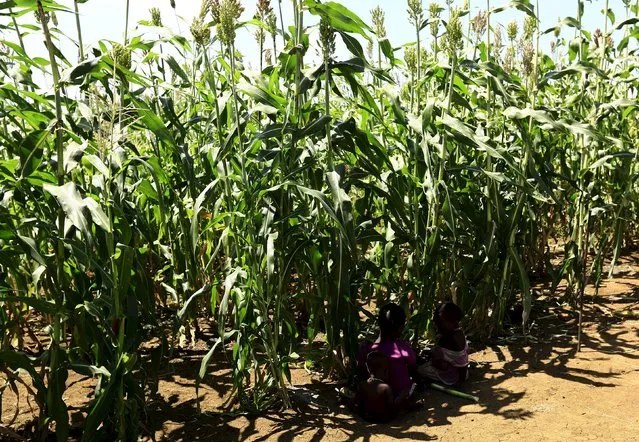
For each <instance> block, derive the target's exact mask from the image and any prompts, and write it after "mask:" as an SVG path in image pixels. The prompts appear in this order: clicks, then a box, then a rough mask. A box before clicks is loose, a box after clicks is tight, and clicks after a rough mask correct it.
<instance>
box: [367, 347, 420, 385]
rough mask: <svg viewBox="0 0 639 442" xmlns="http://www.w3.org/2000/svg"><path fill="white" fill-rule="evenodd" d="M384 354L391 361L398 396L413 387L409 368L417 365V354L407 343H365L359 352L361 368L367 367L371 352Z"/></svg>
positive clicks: (391, 379) (393, 382)
mask: <svg viewBox="0 0 639 442" xmlns="http://www.w3.org/2000/svg"><path fill="white" fill-rule="evenodd" d="M376 350H377V351H379V352H382V353H384V354H385V355H386V356H388V358H389V359H390V381H389V383H388V384H389V385H390V387H391V388H392V389H393V394H395V395H397V394H399V393H400V392H401V391H403V390H407V389H409V388H410V387H411V385H412V381H411V379H410V374H409V373H408V367H413V366H415V364H416V363H417V359H416V356H415V352H414V351H413V349H412V348H410V345H409V344H408V342H406V341H383V342H375V343H372V342H364V343H363V344H362V347H361V348H360V352H359V366H360V367H365V366H366V356H367V355H368V354H369V353H370V352H371V351H376Z"/></svg>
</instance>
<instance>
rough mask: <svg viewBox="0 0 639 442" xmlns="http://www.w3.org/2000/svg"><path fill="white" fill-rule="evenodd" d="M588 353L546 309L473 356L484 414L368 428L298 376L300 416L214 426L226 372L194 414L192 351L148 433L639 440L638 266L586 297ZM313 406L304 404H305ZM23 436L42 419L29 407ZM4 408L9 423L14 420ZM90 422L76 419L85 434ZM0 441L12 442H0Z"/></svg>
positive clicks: (442, 411) (553, 310)
mask: <svg viewBox="0 0 639 442" xmlns="http://www.w3.org/2000/svg"><path fill="white" fill-rule="evenodd" d="M587 293H588V294H589V295H590V296H588V298H587V303H586V310H585V334H584V339H583V342H584V346H583V350H582V352H580V353H576V351H575V350H576V335H577V319H576V315H575V314H574V313H572V312H570V311H569V310H564V309H561V308H559V307H553V304H552V302H549V301H546V302H538V303H536V304H535V305H536V308H535V311H534V313H535V317H534V318H533V319H534V320H535V323H534V325H533V328H532V333H531V335H532V336H533V339H532V340H529V341H524V340H523V339H521V338H519V339H513V340H511V341H508V340H501V341H497V342H495V343H493V345H490V346H488V347H486V348H483V349H481V350H479V351H477V352H476V353H474V354H473V355H472V360H473V361H475V363H476V364H477V368H475V369H474V370H473V372H472V375H471V376H472V377H471V382H470V384H469V385H468V386H467V387H466V390H465V391H467V392H469V393H472V394H474V395H476V396H479V398H480V402H479V404H469V403H468V402H466V401H464V400H461V399H457V398H454V397H450V396H447V395H445V394H443V393H439V392H435V391H427V392H426V393H425V395H424V398H425V400H426V407H425V408H424V409H422V410H419V411H416V412H413V413H411V414H409V415H406V416H404V417H402V418H400V419H398V420H397V421H396V422H395V423H393V424H391V425H378V426H374V425H369V424H366V423H364V422H362V421H361V420H360V419H358V418H355V417H353V416H351V415H350V414H349V413H347V412H346V410H345V409H343V408H339V406H338V405H337V403H336V400H335V385H332V384H330V383H327V382H326V381H324V380H321V379H320V378H316V377H313V376H310V375H309V374H308V373H307V372H306V371H304V370H301V369H297V370H293V374H292V375H293V383H294V384H295V385H296V387H298V388H301V390H299V391H298V393H296V394H295V397H297V398H298V399H297V400H296V402H297V403H304V402H305V401H306V399H308V397H309V396H311V399H312V400H311V403H310V404H308V403H305V404H304V405H302V406H301V407H300V410H299V411H297V412H287V413H282V414H269V415H267V416H264V417H258V418H249V417H223V416H221V415H219V414H215V413H216V411H217V410H218V408H219V407H220V406H221V405H222V403H223V401H224V398H225V397H226V396H227V395H228V393H229V391H230V387H231V386H230V373H229V370H228V369H227V368H226V367H227V366H228V365H227V364H226V362H225V361H219V363H217V364H218V365H214V366H213V367H212V368H211V371H210V372H211V373H212V375H211V376H208V377H207V380H206V384H205V385H203V387H202V389H201V393H202V400H201V407H202V410H203V412H204V413H203V414H201V415H198V414H197V412H196V401H195V389H194V375H195V373H196V372H197V370H198V368H199V363H200V360H201V357H202V356H203V354H204V353H205V352H206V350H207V348H206V347H207V344H205V343H201V344H202V345H201V348H197V349H193V350H188V351H183V352H181V354H180V357H179V358H176V359H174V360H172V361H171V363H170V364H169V367H168V368H167V369H166V370H165V371H164V372H163V373H164V374H163V375H162V376H161V379H160V384H159V395H158V397H157V398H156V399H155V400H153V401H151V403H150V404H149V407H148V410H147V415H146V416H145V417H144V416H143V419H144V420H146V422H147V424H146V425H145V427H146V431H148V432H149V433H150V434H153V435H154V436H155V439H156V440H167V441H174V440H175V441H178V440H179V441H189V442H190V441H200V440H201V441H209V440H211V441H235V440H248V441H266V440H276V441H293V440H295V441H319V440H328V441H378V440H381V441H386V440H395V439H404V440H416V441H423V440H443V441H446V440H450V441H459V440H478V441H479V440H480V441H485V440H489V441H501V440H504V441H506V440H508V441H510V440H516V441H541V440H544V441H548V440H550V441H553V440H562V441H563V440H570V441H582V440H584V441H585V440H607V441H632V440H637V437H639V407H638V406H637V400H638V399H639V317H638V314H639V256H635V257H634V258H629V259H626V260H625V261H624V262H623V264H622V265H621V266H620V267H619V268H618V270H617V272H616V274H615V279H613V280H607V281H606V282H605V284H604V286H603V287H602V288H601V290H600V291H599V293H598V296H597V297H594V296H592V295H593V292H592V290H590V291H588V292H587ZM69 384H73V385H71V386H70V388H69V389H68V391H67V394H66V395H65V399H67V400H68V403H69V404H70V405H80V404H82V403H84V402H86V401H87V400H88V399H87V398H88V397H89V396H90V395H91V393H92V390H93V384H92V381H91V380H84V379H79V378H74V377H70V379H69ZM305 398H306V399H305ZM21 403H22V404H23V405H22V406H21V407H20V415H19V419H18V420H17V421H16V425H14V428H15V429H19V428H20V426H21V425H22V426H24V424H25V422H27V421H28V420H29V419H30V418H31V417H32V416H33V414H32V413H31V412H30V410H29V408H28V407H27V406H26V404H25V403H24V401H22V402H21ZM14 405H15V400H14V399H13V400H12V398H11V393H10V392H7V393H6V394H5V396H4V398H3V408H2V421H3V422H6V421H7V420H8V419H9V418H10V417H11V416H12V415H13V412H14V411H15V406H14ZM81 419H82V416H80V415H76V416H75V418H74V421H75V422H79V421H81ZM0 439H2V437H1V436H0Z"/></svg>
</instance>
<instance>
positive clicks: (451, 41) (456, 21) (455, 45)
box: [446, 8, 463, 54]
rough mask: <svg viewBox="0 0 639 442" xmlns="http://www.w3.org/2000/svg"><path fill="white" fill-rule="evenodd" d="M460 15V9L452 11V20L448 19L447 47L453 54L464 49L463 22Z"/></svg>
mask: <svg viewBox="0 0 639 442" xmlns="http://www.w3.org/2000/svg"><path fill="white" fill-rule="evenodd" d="M460 13H461V10H460V9H457V8H453V9H451V11H450V18H449V19H448V24H447V25H446V35H447V37H446V45H447V48H448V51H449V52H450V53H451V54H453V53H456V52H457V51H458V50H460V49H462V47H463V41H462V39H463V33H462V22H461V19H460V18H459V16H460Z"/></svg>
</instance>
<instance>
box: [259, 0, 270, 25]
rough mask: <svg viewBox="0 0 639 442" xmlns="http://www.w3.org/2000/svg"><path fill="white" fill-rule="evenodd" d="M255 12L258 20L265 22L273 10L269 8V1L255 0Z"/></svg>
mask: <svg viewBox="0 0 639 442" xmlns="http://www.w3.org/2000/svg"><path fill="white" fill-rule="evenodd" d="M255 11H256V15H257V17H258V18H259V19H260V20H262V21H263V20H265V19H266V17H267V16H268V15H269V14H270V13H271V12H273V8H271V0H257V7H256V9H255Z"/></svg>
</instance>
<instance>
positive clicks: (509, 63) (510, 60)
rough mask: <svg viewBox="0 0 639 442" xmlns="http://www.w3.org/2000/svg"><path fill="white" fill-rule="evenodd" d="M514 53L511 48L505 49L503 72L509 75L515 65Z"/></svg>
mask: <svg viewBox="0 0 639 442" xmlns="http://www.w3.org/2000/svg"><path fill="white" fill-rule="evenodd" d="M514 52H515V51H514V49H513V48H512V47H509V48H508V49H506V56H505V57H504V71H506V72H508V73H509V74H510V73H512V71H513V67H514V64H515V54H514Z"/></svg>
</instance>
